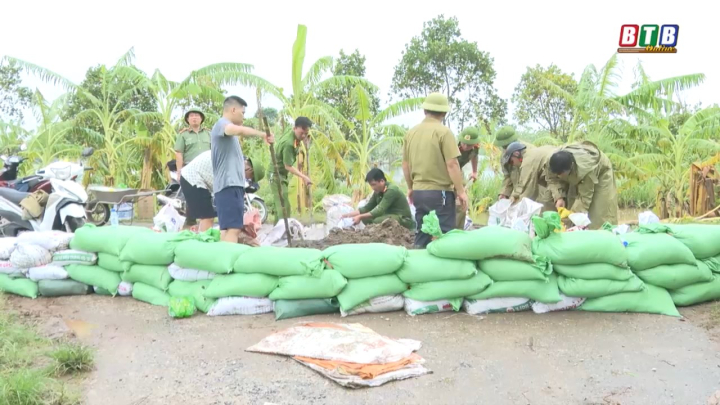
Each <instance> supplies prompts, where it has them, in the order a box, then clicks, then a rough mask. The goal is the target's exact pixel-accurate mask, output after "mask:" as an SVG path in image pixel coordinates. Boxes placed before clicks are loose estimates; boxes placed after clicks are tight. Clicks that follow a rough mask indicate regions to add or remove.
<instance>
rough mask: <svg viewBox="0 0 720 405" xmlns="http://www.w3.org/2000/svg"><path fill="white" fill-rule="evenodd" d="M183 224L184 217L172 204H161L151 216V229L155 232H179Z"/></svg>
mask: <svg viewBox="0 0 720 405" xmlns="http://www.w3.org/2000/svg"><path fill="white" fill-rule="evenodd" d="M183 226H185V217H184V216H182V215H180V213H178V212H177V210H176V209H175V208H174V207H173V206H172V205H163V207H162V208H160V211H158V213H157V215H155V217H154V218H153V230H155V231H157V232H180V231H181V230H182V229H183Z"/></svg>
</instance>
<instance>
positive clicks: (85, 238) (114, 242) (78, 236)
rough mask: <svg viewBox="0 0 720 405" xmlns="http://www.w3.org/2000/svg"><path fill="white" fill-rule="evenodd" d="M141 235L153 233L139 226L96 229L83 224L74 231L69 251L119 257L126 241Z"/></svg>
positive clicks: (90, 225)
mask: <svg viewBox="0 0 720 405" xmlns="http://www.w3.org/2000/svg"><path fill="white" fill-rule="evenodd" d="M143 233H153V231H152V230H150V229H148V228H143V227H140V226H124V225H118V226H101V227H97V226H95V225H93V224H85V225H84V226H83V227H82V228H79V229H77V230H75V236H74V237H73V239H72V240H71V241H70V249H74V250H82V251H84V252H92V253H107V254H110V255H114V256H120V252H122V250H123V248H124V247H125V244H126V243H127V242H128V240H130V238H132V237H134V236H136V235H138V234H143Z"/></svg>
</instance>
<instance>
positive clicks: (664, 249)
mask: <svg viewBox="0 0 720 405" xmlns="http://www.w3.org/2000/svg"><path fill="white" fill-rule="evenodd" d="M621 239H622V240H623V241H625V242H626V243H627V245H626V247H625V249H626V250H627V255H628V264H629V265H630V268H632V269H633V270H646V269H650V268H653V267H657V266H660V265H669V264H690V265H694V264H695V256H693V253H692V251H690V249H689V248H688V247H687V246H685V245H683V243H682V242H680V241H679V240H677V239H675V238H673V237H672V236H670V235H668V234H664V233H657V234H643V233H638V232H631V233H628V234H625V235H623V236H622V237H621Z"/></svg>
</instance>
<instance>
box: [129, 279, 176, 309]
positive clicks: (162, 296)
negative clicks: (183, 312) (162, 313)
mask: <svg viewBox="0 0 720 405" xmlns="http://www.w3.org/2000/svg"><path fill="white" fill-rule="evenodd" d="M132 297H133V298H135V299H136V300H138V301H142V302H147V303H148V304H152V305H157V306H161V307H166V306H168V305H170V294H168V293H166V292H165V291H162V290H159V289H157V288H155V287H151V286H149V285H146V284H143V283H135V284H133V290H132Z"/></svg>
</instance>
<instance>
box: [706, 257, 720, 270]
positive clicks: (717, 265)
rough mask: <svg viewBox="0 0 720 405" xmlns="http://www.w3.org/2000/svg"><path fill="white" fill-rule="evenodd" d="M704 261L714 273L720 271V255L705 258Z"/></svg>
mask: <svg viewBox="0 0 720 405" xmlns="http://www.w3.org/2000/svg"><path fill="white" fill-rule="evenodd" d="M702 263H703V264H705V265H706V266H707V267H708V268H709V269H710V271H712V272H713V273H720V256H715V257H711V258H709V259H703V260H702Z"/></svg>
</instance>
